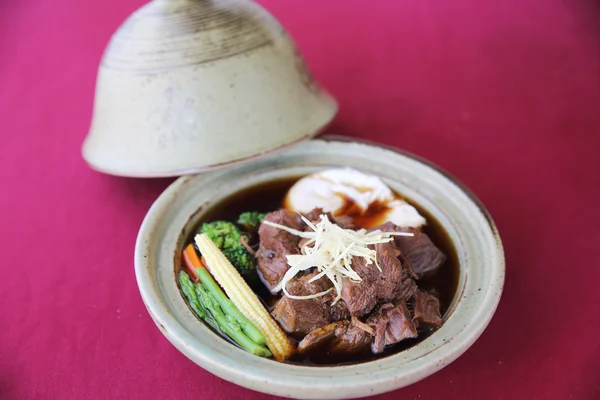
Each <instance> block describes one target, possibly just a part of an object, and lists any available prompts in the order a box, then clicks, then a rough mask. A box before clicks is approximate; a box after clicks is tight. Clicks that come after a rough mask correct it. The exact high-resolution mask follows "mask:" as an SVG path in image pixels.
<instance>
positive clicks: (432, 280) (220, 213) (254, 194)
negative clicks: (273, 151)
mask: <svg viewBox="0 0 600 400" xmlns="http://www.w3.org/2000/svg"><path fill="white" fill-rule="evenodd" d="M300 178H301V177H297V178H289V179H282V180H278V181H272V182H268V183H264V184H260V185H256V186H252V187H249V188H246V189H244V190H243V191H240V192H237V193H234V194H233V195H231V196H229V197H228V198H226V199H224V200H223V201H220V202H219V203H218V204H215V205H213V206H211V208H210V209H209V210H208V211H207V212H206V213H205V217H204V218H203V219H202V220H201V221H200V222H199V223H198V225H197V226H194V227H193V229H190V230H189V234H188V235H187V237H184V238H183V242H181V245H182V247H183V245H184V244H187V243H191V242H193V237H194V235H195V233H196V232H197V231H198V229H199V228H200V225H201V224H202V223H203V222H209V221H215V220H225V221H236V220H237V217H238V215H239V214H241V213H242V212H244V211H261V212H270V211H274V210H277V209H279V208H282V203H283V199H284V197H285V194H286V193H287V191H288V190H289V189H290V188H291V187H292V185H293V184H294V183H295V182H296V181H297V180H298V179H300ZM405 200H406V201H408V202H409V203H410V204H411V205H413V206H414V207H415V208H416V209H417V210H418V211H419V213H420V214H421V215H423V216H424V217H425V218H426V219H427V226H426V227H425V228H424V229H423V231H424V232H425V233H427V234H428V235H429V237H430V238H431V240H432V241H433V243H435V245H436V246H437V247H438V248H439V249H440V250H442V251H443V252H444V254H446V256H447V260H446V262H445V263H444V265H442V266H441V268H440V269H439V271H438V272H437V273H436V274H435V275H433V276H429V277H424V278H423V279H420V280H418V281H417V284H418V286H419V287H420V288H423V289H435V291H437V292H438V294H439V299H440V312H441V314H442V316H443V315H444V314H445V313H446V311H447V310H448V307H449V306H450V303H451V302H452V299H453V298H454V295H455V293H456V288H457V286H458V271H459V266H458V257H457V255H456V250H455V249H454V245H453V244H452V242H451V240H450V237H449V236H448V234H447V233H446V231H445V230H444V229H443V228H442V226H441V225H440V223H439V222H438V221H437V220H435V219H434V218H433V217H432V216H431V214H429V213H428V212H427V211H426V210H424V209H423V208H422V207H420V206H419V205H418V204H415V203H414V202H412V201H410V199H405ZM180 250H181V249H180ZM175 259H176V260H179V261H178V262H176V272H178V271H179V269H181V268H182V267H183V266H182V265H181V264H180V263H181V261H180V257H176V258H175ZM247 282H248V284H249V286H250V287H251V288H252V290H253V291H254V292H255V293H256V294H257V295H258V297H259V298H260V299H261V300H262V301H263V302H264V304H265V305H266V306H267V307H269V309H270V307H271V306H272V305H273V304H274V303H275V301H276V300H277V299H278V298H279V297H278V296H273V295H272V294H271V293H270V292H269V291H268V290H267V288H266V287H265V286H264V285H263V284H262V282H260V280H258V279H257V278H254V279H247ZM427 336H429V334H427V333H421V332H419V337H418V338H416V339H409V340H404V341H402V342H400V343H398V344H396V345H394V346H390V347H389V348H387V349H386V350H385V351H384V352H383V353H382V354H379V355H373V354H372V353H371V352H370V350H368V351H366V352H365V353H364V354H358V355H357V354H353V355H352V356H351V357H344V356H338V357H335V358H334V357H332V356H331V355H329V354H326V353H321V354H311V355H309V356H304V357H297V358H295V359H292V360H290V361H287V362H288V363H293V364H302V365H315V366H319V365H340V364H349V363H352V364H355V363H361V362H366V361H371V360H375V359H378V358H382V357H386V356H388V355H391V354H395V353H398V352H400V351H402V350H405V349H407V348H409V347H412V346H414V345H415V344H417V343H419V342H421V341H422V340H423V339H425V338H426V337H427ZM224 339H226V338H224ZM226 340H227V339H226Z"/></svg>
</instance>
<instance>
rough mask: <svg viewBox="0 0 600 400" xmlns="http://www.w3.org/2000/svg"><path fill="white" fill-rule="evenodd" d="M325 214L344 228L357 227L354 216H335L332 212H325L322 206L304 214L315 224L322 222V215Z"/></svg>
mask: <svg viewBox="0 0 600 400" xmlns="http://www.w3.org/2000/svg"><path fill="white" fill-rule="evenodd" d="M323 214H325V215H326V216H327V218H328V219H329V220H330V221H331V222H333V223H334V224H336V225H339V226H341V227H342V228H344V229H356V226H355V225H354V223H353V222H352V217H348V216H346V215H340V216H337V217H334V216H333V215H332V214H331V213H330V212H327V213H326V212H323V209H322V208H315V209H314V210H312V211H310V212H309V213H307V214H304V217H305V218H306V219H307V220H309V221H310V222H312V223H313V224H317V223H319V222H321V215H323Z"/></svg>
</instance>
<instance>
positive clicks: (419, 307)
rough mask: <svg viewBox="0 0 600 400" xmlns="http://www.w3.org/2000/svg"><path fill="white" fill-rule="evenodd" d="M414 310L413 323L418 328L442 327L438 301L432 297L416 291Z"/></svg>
mask: <svg viewBox="0 0 600 400" xmlns="http://www.w3.org/2000/svg"><path fill="white" fill-rule="evenodd" d="M414 301H415V310H414V316H413V321H414V322H415V323H416V324H417V325H418V327H419V328H421V327H427V328H436V329H437V328H439V327H440V326H442V318H441V317H440V301H439V300H438V299H437V297H435V296H434V295H432V294H430V293H427V292H423V291H421V290H419V291H417V293H416V294H415V300H414Z"/></svg>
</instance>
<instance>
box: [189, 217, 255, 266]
mask: <svg viewBox="0 0 600 400" xmlns="http://www.w3.org/2000/svg"><path fill="white" fill-rule="evenodd" d="M200 233H206V235H207V236H208V237H209V238H210V240H212V242H213V243H214V244H215V245H216V246H217V247H218V248H219V250H221V251H222V252H223V254H225V257H227V259H228V260H229V261H230V262H231V263H232V264H233V266H234V267H235V268H236V269H238V270H240V271H244V270H251V269H254V267H255V265H256V260H255V259H254V257H253V256H252V254H250V253H249V252H248V250H246V248H245V247H244V246H243V245H242V242H241V239H242V234H241V232H240V230H239V228H238V227H237V226H235V224H233V223H231V222H227V221H214V222H208V223H204V224H202V227H201V228H200Z"/></svg>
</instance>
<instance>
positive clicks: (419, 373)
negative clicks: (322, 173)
mask: <svg viewBox="0 0 600 400" xmlns="http://www.w3.org/2000/svg"><path fill="white" fill-rule="evenodd" d="M316 141H323V142H342V143H359V144H364V145H367V146H373V147H376V148H380V149H386V150H389V151H391V152H394V153H397V154H400V155H402V156H405V157H407V158H409V159H412V160H414V161H416V162H418V163H421V164H423V165H424V166H426V167H429V168H431V169H433V170H434V171H435V172H437V173H439V174H441V175H442V176H443V177H445V178H446V179H448V181H449V182H450V183H452V184H453V185H455V186H456V187H457V188H458V189H459V191H462V192H463V194H464V195H466V196H467V197H468V199H469V200H470V201H471V202H472V203H473V204H474V205H475V206H476V207H477V208H478V209H479V211H480V212H481V214H482V215H483V217H484V218H485V221H486V224H487V225H486V228H489V230H490V233H491V234H492V236H493V239H494V240H495V246H494V249H495V251H496V253H495V256H496V263H495V265H494V266H493V268H492V267H490V268H492V272H494V277H495V279H496V281H495V287H494V288H495V290H493V291H491V292H492V293H490V294H489V295H486V296H485V297H484V301H483V302H482V306H481V307H479V308H478V309H476V310H475V311H473V312H472V315H471V318H472V319H473V320H474V321H475V322H474V325H475V327H474V329H472V330H471V331H467V332H465V331H461V332H460V337H459V338H460V340H456V341H454V340H453V341H454V347H453V348H449V347H447V350H448V352H447V354H445V355H444V361H443V362H440V363H438V364H437V365H436V366H435V367H432V366H431V365H429V366H427V365H426V366H421V367H420V368H419V369H416V370H415V371H413V373H412V374H410V376H408V377H404V380H403V382H402V384H401V385H394V383H391V387H387V388H386V389H384V390H370V391H364V390H363V391H357V392H356V395H355V396H354V395H351V396H348V395H344V396H342V397H336V396H335V395H333V396H331V395H329V394H328V395H327V396H326V397H323V392H322V391H321V392H320V393H319V394H320V396H319V397H313V396H312V395H310V394H306V395H304V396H303V398H330V399H336V398H354V397H360V396H365V395H373V394H377V393H383V392H386V391H389V390H393V389H396V388H400V387H404V386H407V385H409V384H412V383H414V382H416V381H419V380H421V379H423V378H424V377H426V376H428V375H430V374H432V373H433V372H436V371H438V370H440V369H442V368H443V367H444V366H446V365H448V364H450V363H451V362H452V361H454V360H455V359H456V358H458V357H459V356H460V355H461V354H463V353H464V352H465V351H466V350H467V349H468V348H469V347H470V346H471V345H472V344H473V343H474V342H475V341H476V340H477V338H478V337H479V336H480V335H481V334H482V333H483V331H484V330H485V328H486V327H487V325H488V324H489V322H490V321H491V319H492V317H493V315H494V313H495V311H496V309H497V307H498V304H499V301H500V299H501V295H502V290H503V287H504V281H505V258H504V250H503V247H502V241H501V239H500V235H499V233H498V229H497V228H496V225H495V223H494V221H493V219H492V217H491V215H490V214H489V212H488V211H487V209H486V208H485V206H484V205H483V203H482V202H481V201H480V200H479V199H478V198H477V196H476V195H475V194H474V193H473V192H472V191H471V190H470V189H468V188H467V187H466V185H464V184H463V183H462V182H460V181H459V180H458V179H457V178H455V177H454V176H453V175H451V174H450V173H448V172H447V171H446V170H444V169H443V168H441V167H439V166H438V165H436V164H434V163H432V162H430V161H428V160H426V159H424V158H422V157H419V156H417V155H414V154H412V153H410V152H407V151H404V150H399V149H397V148H394V147H391V146H386V145H382V144H379V143H375V142H373V141H369V140H362V139H354V138H349V137H345V136H338V135H325V136H322V137H321V138H319V139H316ZM193 177H194V175H190V176H184V177H181V178H180V179H178V180H176V181H175V182H173V183H172V184H171V185H170V186H169V187H168V188H167V189H166V190H165V191H164V192H163V193H162V194H161V195H160V196H159V198H158V199H157V200H156V201H155V203H154V204H153V205H152V207H151V208H150V210H149V211H148V214H147V215H146V217H145V218H144V221H143V223H142V226H141V228H140V231H139V234H138V237H137V240H136V246H135V260H134V261H135V273H136V280H137V283H138V287H139V290H140V294H141V296H142V300H143V302H144V304H145V306H146V308H147V309H148V312H149V314H150V315H151V317H152V319H153V320H154V322H155V323H156V325H157V326H158V328H159V329H160V330H161V331H162V333H163V335H165V337H166V338H167V339H168V340H169V341H170V342H171V343H172V344H173V345H174V346H175V347H176V348H177V349H179V350H180V351H181V352H182V353H183V354H184V355H186V356H187V357H188V358H190V359H191V360H192V361H193V362H195V363H196V364H198V365H200V366H201V367H202V368H204V369H205V370H207V371H209V372H211V373H213V374H215V375H217V376H220V377H221V378H224V379H226V380H229V381H230V382H233V383H235V384H237V385H240V386H244V387H247V388H250V389H252V390H259V391H262V392H264V393H269V394H274V395H281V396H288V397H296V396H297V395H298V394H297V393H296V392H295V391H294V390H291V389H290V387H289V383H283V384H281V385H279V386H278V382H273V381H268V380H267V381H268V383H270V384H271V385H269V387H268V388H266V389H260V388H257V385H256V384H255V383H256V382H254V381H253V379H255V377H252V376H250V377H248V376H245V377H240V376H237V378H238V379H237V380H234V378H235V377H236V376H235V375H236V373H238V374H239V371H237V370H236V369H235V367H232V366H231V365H223V362H222V361H219V360H218V359H217V360H212V359H211V358H210V356H211V354H203V355H202V356H198V355H190V354H189V353H190V350H189V348H188V346H187V345H186V343H185V340H186V339H188V338H191V339H195V338H194V337H193V336H191V335H189V333H188V332H183V333H182V332H179V333H178V334H173V333H172V332H173V330H172V329H169V330H168V329H166V328H165V325H173V323H175V324H177V322H178V321H177V320H176V319H175V318H174V317H173V316H172V315H171V314H170V312H169V310H164V309H163V307H160V305H161V304H160V301H159V300H158V299H156V298H153V297H152V291H153V290H155V288H151V287H150V286H153V285H152V284H151V282H149V280H148V279H147V278H145V277H144V269H145V268H146V265H145V263H146V260H145V259H144V258H143V254H144V251H143V250H144V249H143V247H144V246H143V242H144V237H145V236H147V235H149V234H152V229H153V226H152V225H153V224H155V221H154V219H155V218H159V217H160V215H161V214H162V211H164V210H163V209H165V208H168V207H169V204H170V202H171V201H172V200H173V196H175V195H176V193H177V192H178V190H179V189H180V188H181V187H182V186H183V185H185V184H186V183H187V182H188V181H189V180H191V179H193ZM459 290H460V288H459ZM456 296H459V295H458V293H457V294H456V295H455V298H456ZM461 300H462V299H461ZM458 302H459V303H460V300H459V301H458ZM186 336H187V337H186ZM447 344H449V343H447ZM440 347H441V346H440ZM440 347H438V348H435V349H434V350H431V351H436V350H439V348H440ZM427 354H428V353H427ZM198 358H200V359H201V360H200V361H202V362H203V363H200V362H199V361H198ZM269 361H270V362H273V363H277V362H276V361H271V360H269ZM411 361H414V360H411ZM372 363H373V362H365V363H359V364H351V365H335V366H319V367H313V366H302V365H293V364H285V366H286V368H289V369H290V371H294V370H296V371H301V370H306V369H308V370H314V369H315V368H319V369H322V370H327V369H333V370H336V371H343V370H347V371H349V372H350V371H352V370H353V369H355V368H356V366H368V365H369V364H372ZM427 367H430V368H433V369H434V370H433V371H428V370H427ZM378 372H387V370H383V371H378ZM390 373H392V374H393V372H390ZM230 374H231V375H230ZM334 379H335V378H334ZM379 379H380V381H382V382H385V383H387V384H390V382H389V381H390V378H389V376H388V377H380V378H379ZM378 382H379V381H373V383H374V384H375V383H378ZM263 383H264V382H263ZM359 386H360V385H359ZM388 386H389V385H388ZM294 389H295V390H298V389H301V388H300V387H295V388H294ZM305 389H306V388H305ZM290 393H294V394H290Z"/></svg>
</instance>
